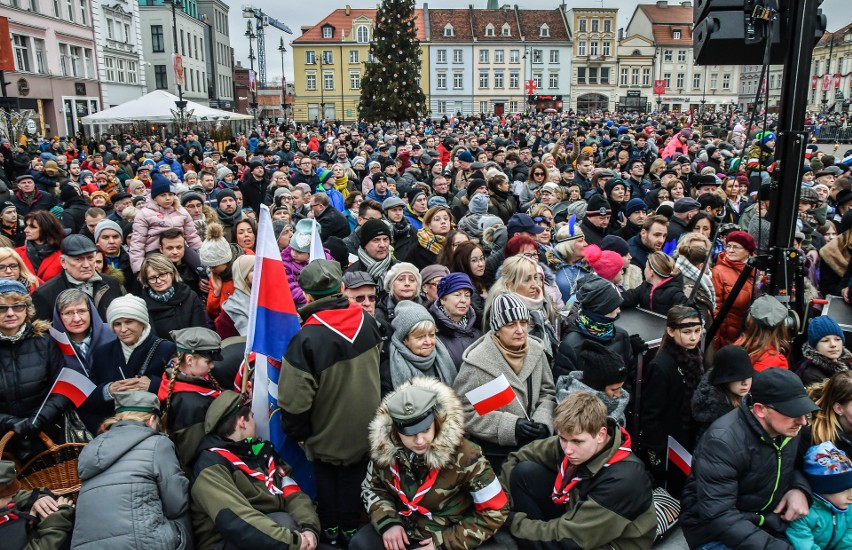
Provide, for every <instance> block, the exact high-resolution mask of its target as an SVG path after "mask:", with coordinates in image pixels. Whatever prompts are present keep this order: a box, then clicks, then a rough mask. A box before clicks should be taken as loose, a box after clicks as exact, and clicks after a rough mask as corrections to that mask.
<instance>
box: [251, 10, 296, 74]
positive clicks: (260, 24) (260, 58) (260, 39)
mask: <svg viewBox="0 0 852 550" xmlns="http://www.w3.org/2000/svg"><path fill="white" fill-rule="evenodd" d="M243 17H244V18H245V19H252V18H254V19H255V21H256V24H255V34H256V36H257V68H258V74H257V77H258V80H259V81H260V85H261V86H266V39H265V37H264V30H263V29H264V27H268V26H272V27H275V28H276V29H278V30H280V31H283V32H286V33H287V34H293V31H291V30H290V27H288V26H287V25H285V24H284V23H282V22H281V21H278V20H277V19H273V18H271V17H269V16H268V15H266V14H265V13H263V10H261V9H260V8H256V7H254V6H251V5H244V6H243Z"/></svg>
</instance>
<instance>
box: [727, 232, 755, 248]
mask: <svg viewBox="0 0 852 550" xmlns="http://www.w3.org/2000/svg"><path fill="white" fill-rule="evenodd" d="M725 242H729V243H737V244H738V245H740V246H742V247H743V248H745V249H746V250H748V253H749V254H754V250H755V249H756V248H757V244H755V242H754V237H752V236H751V235H749V234H748V233H746V232H745V231H731V232H730V233H728V236H727V238H726V239H725Z"/></svg>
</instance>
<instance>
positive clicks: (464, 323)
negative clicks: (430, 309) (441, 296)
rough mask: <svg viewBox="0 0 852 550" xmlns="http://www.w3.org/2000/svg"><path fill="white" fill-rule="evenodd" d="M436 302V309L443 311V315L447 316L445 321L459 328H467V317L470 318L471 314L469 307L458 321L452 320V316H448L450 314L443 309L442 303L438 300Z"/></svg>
mask: <svg viewBox="0 0 852 550" xmlns="http://www.w3.org/2000/svg"><path fill="white" fill-rule="evenodd" d="M436 303H437V304H438V309H440V310H441V313H443V314H444V315H446V316H447V321H449V322H450V323H452V324H454V325H456V326H457V327H459V328H460V329H466V328H467V323H468V319H470V317H471V314H470V312H471V310H470V309H469V310H468V311H467V315H465V316H464V317H462V318H461V319H459V320H458V321H453V319H452V317H450V315H449V314H448V313H447V310H445V309H444V304H442V303H441V301H440V300H438V301H437V302H436Z"/></svg>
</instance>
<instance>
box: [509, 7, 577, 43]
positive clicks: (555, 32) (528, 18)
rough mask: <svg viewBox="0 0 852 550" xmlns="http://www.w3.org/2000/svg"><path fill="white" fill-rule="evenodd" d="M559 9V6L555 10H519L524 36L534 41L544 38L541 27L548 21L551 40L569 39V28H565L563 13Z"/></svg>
mask: <svg viewBox="0 0 852 550" xmlns="http://www.w3.org/2000/svg"><path fill="white" fill-rule="evenodd" d="M559 11H560V10H559V8H557V9H555V10H518V16H519V17H520V19H521V30H522V31H523V33H524V38H526V39H527V40H533V41H535V40H542V38H541V37H540V36H539V29H541V26H542V25H543V24H544V23H547V26H548V27H549V28H550V39H551V40H558V41H563V42H564V41H567V40H568V30H567V29H566V28H565V23H564V21H563V20H562V14H560V13H559ZM544 40H546V38H545V39H544Z"/></svg>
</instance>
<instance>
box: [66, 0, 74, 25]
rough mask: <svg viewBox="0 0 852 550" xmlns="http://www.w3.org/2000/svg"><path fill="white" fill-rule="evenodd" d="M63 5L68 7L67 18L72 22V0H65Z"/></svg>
mask: <svg viewBox="0 0 852 550" xmlns="http://www.w3.org/2000/svg"><path fill="white" fill-rule="evenodd" d="M65 7H66V8H68V20H69V21H71V22H72V23H73V22H74V20H75V17H74V0H65Z"/></svg>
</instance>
